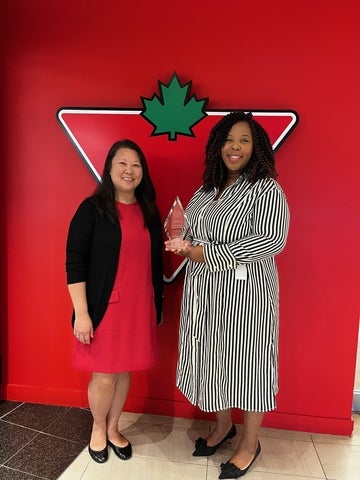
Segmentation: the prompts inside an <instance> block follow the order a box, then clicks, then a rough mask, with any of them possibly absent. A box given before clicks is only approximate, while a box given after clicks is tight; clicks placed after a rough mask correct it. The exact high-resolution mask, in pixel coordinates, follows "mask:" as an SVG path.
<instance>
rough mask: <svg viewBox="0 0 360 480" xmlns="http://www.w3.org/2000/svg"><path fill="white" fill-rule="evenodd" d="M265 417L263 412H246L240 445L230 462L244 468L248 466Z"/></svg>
mask: <svg viewBox="0 0 360 480" xmlns="http://www.w3.org/2000/svg"><path fill="white" fill-rule="evenodd" d="M263 417H264V414H263V413H262V412H244V427H243V431H242V434H241V438H240V440H239V445H238V446H237V448H236V450H235V452H234V454H233V456H232V457H231V458H230V460H229V462H231V463H233V464H234V465H236V466H237V467H238V468H240V469H242V470H243V469H244V468H246V467H247V466H248V465H249V464H250V463H251V461H252V460H253V458H254V455H255V452H256V449H257V446H258V441H259V431H260V427H261V423H262V420H263Z"/></svg>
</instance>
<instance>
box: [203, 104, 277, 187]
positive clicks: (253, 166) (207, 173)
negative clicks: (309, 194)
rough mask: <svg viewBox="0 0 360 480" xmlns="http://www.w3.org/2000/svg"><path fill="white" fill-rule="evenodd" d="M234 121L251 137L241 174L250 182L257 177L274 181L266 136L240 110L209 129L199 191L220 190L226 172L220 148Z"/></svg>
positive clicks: (253, 121) (272, 159) (250, 116)
mask: <svg viewBox="0 0 360 480" xmlns="http://www.w3.org/2000/svg"><path fill="white" fill-rule="evenodd" d="M238 122H247V123H248V124H249V126H250V129H251V133H252V137H253V152H252V155H251V158H250V160H249V163H248V164H247V165H246V167H245V168H244V170H243V171H242V174H243V175H244V176H245V177H246V178H247V180H248V181H249V182H251V183H254V182H256V181H257V180H259V179H260V178H276V177H277V172H276V168H275V155H274V151H273V149H272V146H271V142H270V139H269V136H268V134H267V133H266V131H265V130H264V128H263V127H262V126H261V125H260V124H259V123H258V122H257V121H256V120H254V118H253V115H252V113H251V112H249V113H246V112H244V111H242V110H238V111H234V112H231V113H228V114H227V115H225V116H224V117H223V118H222V119H221V120H219V122H218V123H217V124H216V125H214V127H213V128H212V129H211V131H210V134H209V138H208V142H207V144H206V146H205V170H204V174H203V189H204V190H205V191H207V192H208V191H210V190H212V189H213V188H218V189H220V190H221V189H222V188H224V186H225V184H226V180H227V169H226V166H225V164H224V162H223V160H222V157H221V148H222V146H223V145H224V143H225V141H226V138H227V136H228V134H229V131H230V130H231V128H232V126H233V125H234V124H235V123H238Z"/></svg>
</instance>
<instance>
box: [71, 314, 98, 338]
mask: <svg viewBox="0 0 360 480" xmlns="http://www.w3.org/2000/svg"><path fill="white" fill-rule="evenodd" d="M74 335H75V337H76V338H77V339H78V340H79V342H81V343H85V344H89V343H90V341H91V339H92V338H93V336H94V329H93V324H92V321H91V318H90V315H89V314H88V313H82V314H77V313H75V322H74Z"/></svg>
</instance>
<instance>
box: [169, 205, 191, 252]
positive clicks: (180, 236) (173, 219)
mask: <svg viewBox="0 0 360 480" xmlns="http://www.w3.org/2000/svg"><path fill="white" fill-rule="evenodd" d="M164 230H165V233H166V235H167V237H168V239H169V240H168V241H166V242H165V250H167V251H171V252H176V253H181V252H182V253H185V251H186V250H187V249H188V247H189V245H190V242H189V241H187V240H184V238H185V236H186V234H187V232H188V230H189V225H188V223H187V219H186V215H185V212H184V209H183V206H182V205H181V202H180V198H179V197H178V196H176V198H175V200H174V203H173V204H172V207H171V208H170V211H169V213H168V216H167V217H166V220H165V222H164Z"/></svg>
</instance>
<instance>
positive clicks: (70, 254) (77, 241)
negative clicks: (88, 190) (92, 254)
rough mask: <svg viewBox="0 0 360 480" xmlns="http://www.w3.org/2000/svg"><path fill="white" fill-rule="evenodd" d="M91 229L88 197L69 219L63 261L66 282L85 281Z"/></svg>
mask: <svg viewBox="0 0 360 480" xmlns="http://www.w3.org/2000/svg"><path fill="white" fill-rule="evenodd" d="M93 230H94V210H93V206H92V203H91V201H90V200H89V199H85V200H84V201H83V202H82V203H81V204H80V205H79V207H78V209H77V210H76V212H75V214H74V216H73V218H72V219H71V222H70V225H69V230H68V236H67V242H66V263H65V266H66V276H67V283H68V284H71V283H78V282H85V281H86V278H87V269H88V257H89V250H90V245H91V240H92V235H93Z"/></svg>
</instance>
